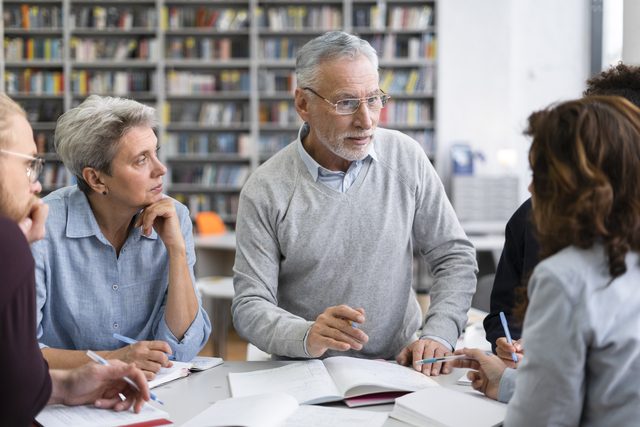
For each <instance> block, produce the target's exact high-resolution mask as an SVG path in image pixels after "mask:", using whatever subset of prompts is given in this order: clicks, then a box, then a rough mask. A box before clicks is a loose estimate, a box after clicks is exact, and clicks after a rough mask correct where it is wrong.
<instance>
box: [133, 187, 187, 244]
mask: <svg viewBox="0 0 640 427" xmlns="http://www.w3.org/2000/svg"><path fill="white" fill-rule="evenodd" d="M140 226H142V234H144V235H145V236H147V237H149V236H150V235H151V228H152V227H153V228H154V229H155V230H156V233H158V235H159V236H160V237H161V238H162V241H163V242H164V245H165V246H166V248H167V250H170V249H172V248H179V249H182V250H184V247H185V244H184V238H183V237H182V230H181V229H180V219H179V218H178V212H176V206H175V204H174V203H173V200H172V199H170V198H168V197H165V198H164V199H162V200H160V201H158V202H155V203H153V204H151V205H149V206H147V207H146V208H144V210H143V211H142V213H141V214H140V216H139V217H138V220H137V221H136V224H135V226H134V227H136V228H137V227H140Z"/></svg>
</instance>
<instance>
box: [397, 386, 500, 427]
mask: <svg viewBox="0 0 640 427" xmlns="http://www.w3.org/2000/svg"><path fill="white" fill-rule="evenodd" d="M506 413H507V405H506V404H504V403H500V402H497V401H495V400H492V399H490V398H488V397H486V396H484V395H482V394H480V393H476V392H468V393H466V392H465V393H462V392H459V391H456V390H451V389H448V388H444V387H440V388H437V389H435V388H427V389H424V390H420V391H417V392H415V393H411V394H407V395H405V396H402V397H399V398H398V399H396V403H395V405H394V406H393V410H392V411H391V412H390V413H389V416H390V417H391V418H395V419H397V420H400V421H403V422H405V423H407V424H410V425H412V426H417V427H434V426H438V427H469V426H473V427H493V426H500V425H502V422H503V421H504V417H505V415H506Z"/></svg>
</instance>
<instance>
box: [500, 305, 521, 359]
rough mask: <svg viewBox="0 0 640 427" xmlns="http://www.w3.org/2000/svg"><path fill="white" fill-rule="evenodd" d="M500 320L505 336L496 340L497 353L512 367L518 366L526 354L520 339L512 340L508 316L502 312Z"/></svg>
mask: <svg viewBox="0 0 640 427" xmlns="http://www.w3.org/2000/svg"><path fill="white" fill-rule="evenodd" d="M500 321H501V322H502V327H503V328H504V331H505V337H503V338H499V339H498V340H497V341H496V353H497V354H498V357H499V358H500V359H502V361H503V362H504V363H505V364H506V365H507V366H508V367H510V368H517V367H518V362H519V361H520V359H521V358H522V357H523V355H524V351H523V349H522V344H521V342H520V340H517V341H512V340H511V333H510V331H509V325H508V323H507V319H506V316H505V315H504V313H503V312H500Z"/></svg>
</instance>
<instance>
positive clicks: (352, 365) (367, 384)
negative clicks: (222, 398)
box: [229, 356, 439, 405]
mask: <svg viewBox="0 0 640 427" xmlns="http://www.w3.org/2000/svg"><path fill="white" fill-rule="evenodd" d="M229 384H230V386H231V395H232V396H234V397H242V396H250V395H253V394H260V393H269V392H278V391H281V392H285V393H288V394H290V395H292V396H293V397H295V398H296V399H297V400H298V403H299V404H301V405H304V404H314V403H324V402H335V401H338V400H342V399H344V398H349V397H355V396H363V395H371V394H374V393H382V392H389V391H417V390H421V389H423V388H427V387H439V385H438V383H436V382H435V381H433V380H432V379H431V378H429V377H427V376H425V375H423V374H421V373H419V372H416V371H414V370H413V369H411V368H407V367H405V366H400V365H397V364H395V363H388V362H384V361H377V360H366V359H358V358H355V357H345V356H337V357H330V358H327V359H325V360H322V361H320V360H307V361H304V362H298V363H293V364H290V365H285V366H283V367H280V368H275V369H267V370H262V371H253V372H243V373H230V374H229Z"/></svg>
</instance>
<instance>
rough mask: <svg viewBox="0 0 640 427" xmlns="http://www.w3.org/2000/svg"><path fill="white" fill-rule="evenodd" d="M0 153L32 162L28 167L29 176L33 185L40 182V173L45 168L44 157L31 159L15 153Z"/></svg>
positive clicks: (2, 151) (4, 151) (0, 151)
mask: <svg viewBox="0 0 640 427" xmlns="http://www.w3.org/2000/svg"><path fill="white" fill-rule="evenodd" d="M0 153H5V154H11V155H13V156H18V157H22V158H24V159H29V160H31V161H30V162H29V166H27V176H28V177H29V180H30V181H31V183H32V184H33V183H34V182H36V181H37V180H38V177H39V176H40V172H42V168H43V167H44V159H43V158H42V157H31V156H27V155H26V154H20V153H14V152H13V151H7V150H0Z"/></svg>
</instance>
